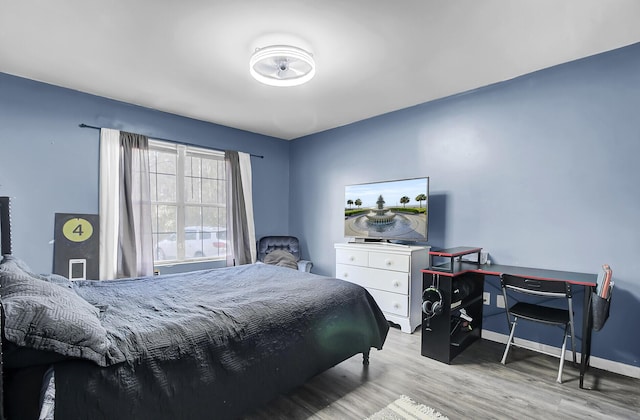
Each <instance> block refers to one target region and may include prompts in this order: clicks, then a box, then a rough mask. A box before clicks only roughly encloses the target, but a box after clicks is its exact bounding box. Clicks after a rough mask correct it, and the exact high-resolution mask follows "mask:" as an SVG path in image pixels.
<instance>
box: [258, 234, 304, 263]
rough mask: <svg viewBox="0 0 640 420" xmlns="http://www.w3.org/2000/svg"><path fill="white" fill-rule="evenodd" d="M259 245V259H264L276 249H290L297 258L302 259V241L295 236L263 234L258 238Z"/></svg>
mask: <svg viewBox="0 0 640 420" xmlns="http://www.w3.org/2000/svg"><path fill="white" fill-rule="evenodd" d="M257 247H258V260H259V261H264V257H266V256H267V254H268V253H270V252H271V251H274V250H276V249H283V250H285V251H289V252H290V253H291V254H293V256H294V257H296V260H299V259H300V241H298V238H296V237H295V236H263V237H262V238H260V239H259V240H258V244H257Z"/></svg>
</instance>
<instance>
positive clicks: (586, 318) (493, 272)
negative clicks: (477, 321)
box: [422, 261, 598, 388]
mask: <svg viewBox="0 0 640 420" xmlns="http://www.w3.org/2000/svg"><path fill="white" fill-rule="evenodd" d="M422 272H423V273H425V274H431V275H432V276H445V277H456V276H460V275H463V274H466V273H475V274H483V275H489V276H500V275H501V274H511V275H516V276H525V277H529V278H533V279H536V280H561V281H565V282H567V283H570V284H574V285H577V286H582V287H584V307H583V311H582V344H581V346H580V353H581V356H580V388H584V375H585V372H586V371H587V369H588V368H589V359H590V357H591V335H592V330H593V318H592V308H591V299H592V295H593V292H595V289H596V286H597V280H598V276H597V275H596V274H588V273H575V272H571V271H557V270H545V269H539V268H529V267H515V266H510V265H499V264H490V265H489V264H478V263H473V262H465V261H453V262H452V265H451V266H449V267H446V268H445V269H444V270H443V269H438V268H436V267H434V268H430V269H425V270H422Z"/></svg>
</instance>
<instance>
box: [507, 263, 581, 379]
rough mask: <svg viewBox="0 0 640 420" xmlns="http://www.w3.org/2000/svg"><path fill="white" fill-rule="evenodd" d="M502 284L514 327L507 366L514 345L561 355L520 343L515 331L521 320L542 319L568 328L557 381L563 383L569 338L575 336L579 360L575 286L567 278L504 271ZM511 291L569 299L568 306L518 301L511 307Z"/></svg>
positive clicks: (565, 329) (509, 342)
mask: <svg viewBox="0 0 640 420" xmlns="http://www.w3.org/2000/svg"><path fill="white" fill-rule="evenodd" d="M500 285H501V286H502V295H503V296H504V303H505V308H506V313H507V322H508V324H509V326H510V330H511V331H510V333H509V341H507V346H506V348H505V349H504V354H503V355H502V361H501V363H502V364H503V365H504V364H506V361H507V355H508V354H509V349H510V348H511V346H516V347H521V348H525V349H529V350H533V351H537V352H540V353H544V354H547V355H551V356H555V357H558V355H557V354H553V353H548V352H545V351H542V350H540V349H538V348H533V347H528V346H526V345H524V344H522V343H519V342H518V343H516V342H515V340H514V334H515V331H516V325H517V324H518V321H519V320H520V319H522V320H527V321H533V322H539V323H542V324H547V325H552V326H562V327H564V338H563V340H562V353H561V354H560V366H559V367H558V377H557V379H556V381H557V382H558V383H562V368H563V367H564V357H565V352H566V350H567V337H568V336H569V334H570V335H571V350H572V351H573V362H574V363H576V344H575V339H574V337H575V333H574V323H573V304H572V301H571V285H570V284H569V283H567V282H564V281H553V280H536V279H531V278H526V277H520V276H514V275H510V274H503V275H502V276H500ZM507 291H509V292H511V293H520V294H526V295H532V296H538V297H544V298H548V299H566V301H567V308H566V309H559V308H555V307H551V306H545V305H542V304H537V303H527V302H517V303H515V304H514V305H512V306H509V303H508V296H507Z"/></svg>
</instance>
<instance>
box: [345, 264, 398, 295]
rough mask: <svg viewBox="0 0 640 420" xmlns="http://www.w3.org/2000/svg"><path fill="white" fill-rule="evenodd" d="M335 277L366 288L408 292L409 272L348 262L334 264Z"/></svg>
mask: <svg viewBox="0 0 640 420" xmlns="http://www.w3.org/2000/svg"><path fill="white" fill-rule="evenodd" d="M336 277H337V278H339V279H342V280H347V281H350V282H351V283H356V284H359V285H360V286H362V287H366V288H367V289H378V290H383V291H387V292H393V293H401V294H405V295H406V294H408V293H409V273H401V272H399V271H389V270H379V269H377V268H368V267H359V266H355V265H349V264H336Z"/></svg>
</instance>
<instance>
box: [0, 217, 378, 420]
mask: <svg viewBox="0 0 640 420" xmlns="http://www.w3.org/2000/svg"><path fill="white" fill-rule="evenodd" d="M0 207H2V208H3V212H5V211H6V207H7V206H6V205H0ZM7 225H8V222H7V224H6V225H4V224H3V226H2V236H3V240H2V244H3V255H4V257H3V259H2V261H1V262H0V280H1V284H0V295H1V296H2V301H1V302H2V312H3V317H2V319H3V323H2V349H3V362H4V367H3V370H4V372H3V375H2V378H3V382H4V383H3V384H2V385H3V394H4V396H3V398H4V401H3V404H2V407H3V408H4V415H5V416H6V418H9V419H13V418H20V419H28V418H38V417H40V416H41V417H43V418H47V417H48V418H55V419H77V418H87V419H88V418H90V419H114V418H118V419H176V418H190V419H199V418H203V419H209V418H219V419H224V418H237V417H239V416H242V415H243V414H246V413H248V412H250V411H251V410H253V409H255V408H258V407H260V406H261V405H263V404H265V403H266V402H268V401H269V400H271V399H273V398H274V397H276V396H277V395H279V394H281V393H285V392H287V391H289V390H291V389H293V388H295V387H296V386H299V385H301V384H303V383H304V382H306V381H307V380H308V379H309V378H311V377H313V376H315V375H317V374H318V373H320V372H323V371H325V370H326V369H329V368H331V367H333V366H335V365H336V364H338V363H340V362H342V361H344V360H346V359H348V358H350V357H352V356H355V355H357V354H359V353H362V354H363V363H365V364H367V363H368V360H369V352H370V349H371V348H375V349H378V350H380V349H382V346H383V344H384V341H385V338H386V335H387V331H388V328H389V327H388V323H387V321H386V320H385V318H384V316H383V314H382V312H381V311H380V309H379V308H378V306H377V305H376V303H375V301H374V300H373V298H372V297H371V296H370V295H369V294H368V292H367V291H366V290H365V289H363V288H361V287H359V286H357V285H354V284H351V283H348V282H344V281H342V280H338V279H335V278H329V277H324V276H319V275H315V274H311V273H305V272H300V271H297V270H293V269H290V268H284V267H277V266H272V265H268V264H251V265H245V266H240V267H229V268H222V269H213V270H203V271H196V272H191V273H186V274H180V275H163V276H152V277H143V278H136V279H123V280H109V281H92V280H81V281H74V282H71V281H69V280H67V279H65V278H62V277H60V276H56V275H39V274H34V273H33V272H31V270H29V268H28V266H27V265H26V264H25V263H24V262H23V261H21V260H20V259H18V258H16V256H14V255H12V254H11V247H10V238H9V239H7V235H9V234H10V229H8V227H7Z"/></svg>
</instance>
